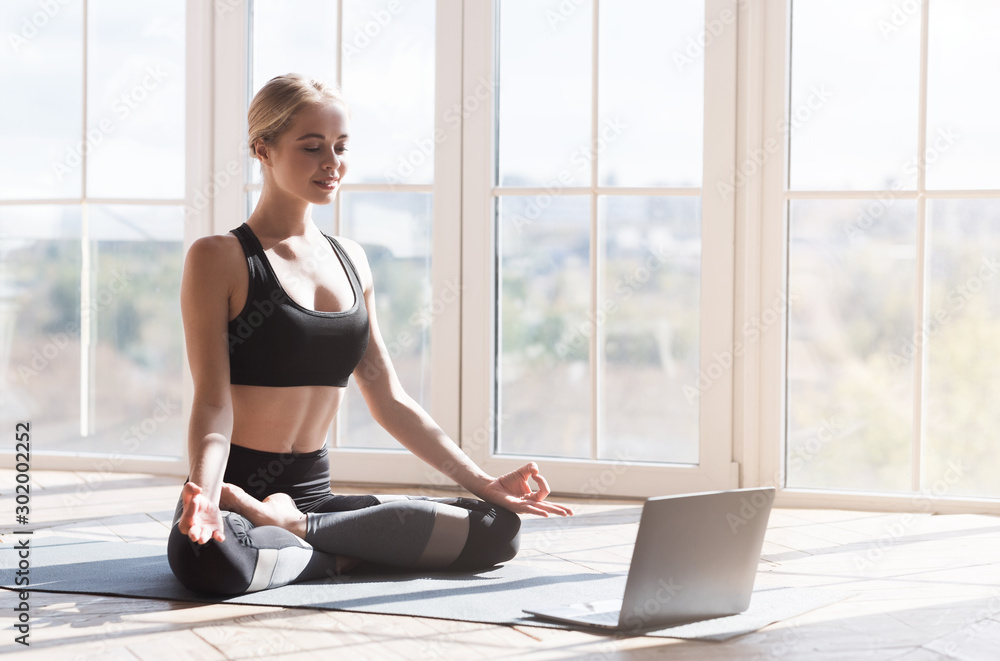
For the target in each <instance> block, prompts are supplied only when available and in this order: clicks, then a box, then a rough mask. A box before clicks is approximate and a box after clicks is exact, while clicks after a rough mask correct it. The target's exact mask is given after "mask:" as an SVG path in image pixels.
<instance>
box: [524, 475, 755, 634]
mask: <svg viewBox="0 0 1000 661" xmlns="http://www.w3.org/2000/svg"><path fill="white" fill-rule="evenodd" d="M773 503H774V487H762V488H755V489H734V490H731V491H714V492H710V493H697V494H689V495H683V496H660V497H656V498H649V499H648V500H646V502H645V504H644V505H643V507H642V516H641V518H640V519H639V532H638V534H637V536H636V540H635V548H634V549H633V551H632V562H631V564H630V565H629V570H628V580H627V581H626V583H625V596H624V597H623V598H621V599H608V600H602V601H594V602H589V603H583V604H572V605H569V606H563V607H557V608H544V609H538V610H529V609H527V608H526V609H524V612H525V613H529V614H531V615H534V616H536V617H540V618H544V619H549V620H556V621H560V622H568V623H571V624H581V625H585V626H591V627H601V628H607V629H615V630H634V631H641V630H653V629H658V628H663V627H665V626H668V625H672V624H680V623H684V622H694V621H697V620H705V619H710V618H713V617H722V616H725V615H735V614H736V613H742V612H743V611H745V610H746V609H747V607H748V606H749V605H750V596H751V594H752V593H753V584H754V579H755V578H756V576H757V563H758V562H759V561H760V550H761V547H762V546H763V544H764V533H765V531H766V530H767V520H768V518H769V516H770V514H771V505H772V504H773Z"/></svg>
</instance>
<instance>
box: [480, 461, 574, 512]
mask: <svg viewBox="0 0 1000 661" xmlns="http://www.w3.org/2000/svg"><path fill="white" fill-rule="evenodd" d="M529 478H530V479H531V480H533V481H534V482H535V484H537V485H538V489H537V490H536V491H532V490H531V484H530V483H529V482H528V480H529ZM548 495H549V484H548V482H546V481H545V478H544V477H542V476H541V474H540V473H539V472H538V464H536V463H535V462H533V461H532V462H529V463H527V464H525V465H524V466H521V467H520V468H518V469H517V470H515V471H511V472H509V473H507V474H505V475H501V476H500V477H497V478H494V479H493V480H492V481H491V482H489V483H488V484H487V485H486V488H485V489H483V492H482V494H481V497H482V499H483V500H485V501H487V502H490V503H493V504H494V505H500V506H501V507H503V508H505V509H508V510H510V511H511V512H518V513H521V514H537V515H539V516H548V515H549V514H558V515H559V516H570V515H572V514H573V510H571V509H570V508H568V507H566V506H565V505H557V504H556V503H549V502H546V501H545V497H546V496H548Z"/></svg>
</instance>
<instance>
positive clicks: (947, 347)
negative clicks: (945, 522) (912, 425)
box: [907, 200, 1000, 497]
mask: <svg viewBox="0 0 1000 661" xmlns="http://www.w3.org/2000/svg"><path fill="white" fill-rule="evenodd" d="M929 212H930V213H929V217H930V218H931V223H930V228H931V229H930V232H929V237H930V266H929V274H928V288H929V289H928V306H927V314H926V315H925V319H924V327H923V328H922V329H921V331H922V332H921V333H920V334H919V335H918V336H917V340H918V341H922V342H926V345H927V347H928V351H927V368H926V371H925V381H926V389H925V396H924V414H925V415H924V439H925V443H924V461H923V466H922V467H923V476H922V480H923V488H924V489H926V490H929V491H930V492H931V493H932V494H933V495H937V496H949V497H954V496H962V495H970V496H978V497H997V496H1000V482H998V481H997V474H998V473H1000V454H998V453H997V450H996V432H997V429H1000V409H998V408H997V406H996V394H997V392H1000V374H998V373H997V369H996V366H997V364H1000V346H998V344H997V341H996V338H997V337H998V336H1000V273H998V271H1000V201H998V200H934V201H933V202H932V203H931V204H930V206H929ZM915 346H919V344H918V342H914V343H911V345H909V347H908V353H907V355H912V353H913V352H914V347H915Z"/></svg>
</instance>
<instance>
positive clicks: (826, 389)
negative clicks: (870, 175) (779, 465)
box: [761, 199, 916, 491]
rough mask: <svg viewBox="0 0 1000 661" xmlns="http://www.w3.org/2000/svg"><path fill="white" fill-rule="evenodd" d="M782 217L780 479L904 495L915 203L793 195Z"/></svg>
mask: <svg viewBox="0 0 1000 661" xmlns="http://www.w3.org/2000/svg"><path fill="white" fill-rule="evenodd" d="M861 217H863V218H866V219H867V220H866V222H864V223H861V224H860V225H859V224H858V220H857V219H858V218H861ZM789 218H790V228H789V241H790V244H789V250H788V256H789V267H788V291H789V295H788V307H789V321H788V375H787V387H788V395H787V396H788V421H787V439H788V447H787V477H788V485H789V486H795V487H810V488H836V489H856V490H869V491H899V490H908V489H909V488H910V447H911V437H912V432H913V423H912V417H913V366H912V364H911V362H909V361H906V360H900V359H899V357H898V354H899V352H900V350H901V347H905V346H906V343H907V342H908V341H909V339H910V338H912V337H913V329H914V324H913V320H914V305H915V295H914V292H915V291H916V283H915V280H914V268H915V262H914V259H915V253H916V232H915V227H916V206H915V203H914V202H913V201H902V200H897V201H896V202H895V203H894V204H893V205H892V206H890V207H884V206H883V203H882V201H881V200H877V199H873V200H870V201H867V200H863V201H857V200H799V201H793V202H792V203H791V207H790V209H789ZM859 227H863V229H858V228H859ZM852 228H853V229H852ZM775 300H776V304H777V302H778V301H780V299H779V298H778V293H777V292H776V293H775ZM775 316H777V315H775ZM767 321H768V320H767V315H766V312H765V313H764V314H763V316H762V318H761V326H762V327H764V326H766V324H767Z"/></svg>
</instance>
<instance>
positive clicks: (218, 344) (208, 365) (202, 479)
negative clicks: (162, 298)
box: [179, 236, 233, 543]
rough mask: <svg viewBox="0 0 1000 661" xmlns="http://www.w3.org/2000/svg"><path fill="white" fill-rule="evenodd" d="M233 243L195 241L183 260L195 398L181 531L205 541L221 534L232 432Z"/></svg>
mask: <svg viewBox="0 0 1000 661" xmlns="http://www.w3.org/2000/svg"><path fill="white" fill-rule="evenodd" d="M231 249H232V245H231V244H229V243H227V237H224V236H208V237H203V238H201V239H198V240H197V241H195V242H194V243H193V244H192V245H191V248H190V249H189V250H188V253H187V257H186V258H185V261H184V275H183V277H182V279H181V316H182V317H183V320H184V339H185V344H186V347H187V356H188V364H189V365H190V366H191V377H192V379H193V381H194V399H193V401H192V404H191V420H190V423H189V425H188V457H189V460H190V473H189V475H188V480H189V482H191V483H193V484H194V485H196V486H197V487H198V489H200V492H199V491H198V489H192V488H191V485H186V486H185V491H184V498H185V503H184V512H183V514H182V515H181V518H180V521H179V527H180V531H181V532H182V533H184V534H186V535H188V536H189V537H190V538H191V539H192V540H193V541H196V542H199V543H205V542H207V541H208V540H209V539H211V538H212V537H215V538H216V539H218V540H219V541H221V540H222V538H223V527H222V516H221V514H220V512H219V509H218V504H219V496H220V494H221V492H222V476H223V474H224V473H225V468H226V461H227V459H228V457H229V439H230V437H231V436H232V432H233V403H232V399H231V397H230V389H229V345H228V342H227V337H228V323H229V297H230V295H231V293H232V290H233V282H232V281H233V269H232V263H233V262H232V259H231Z"/></svg>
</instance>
